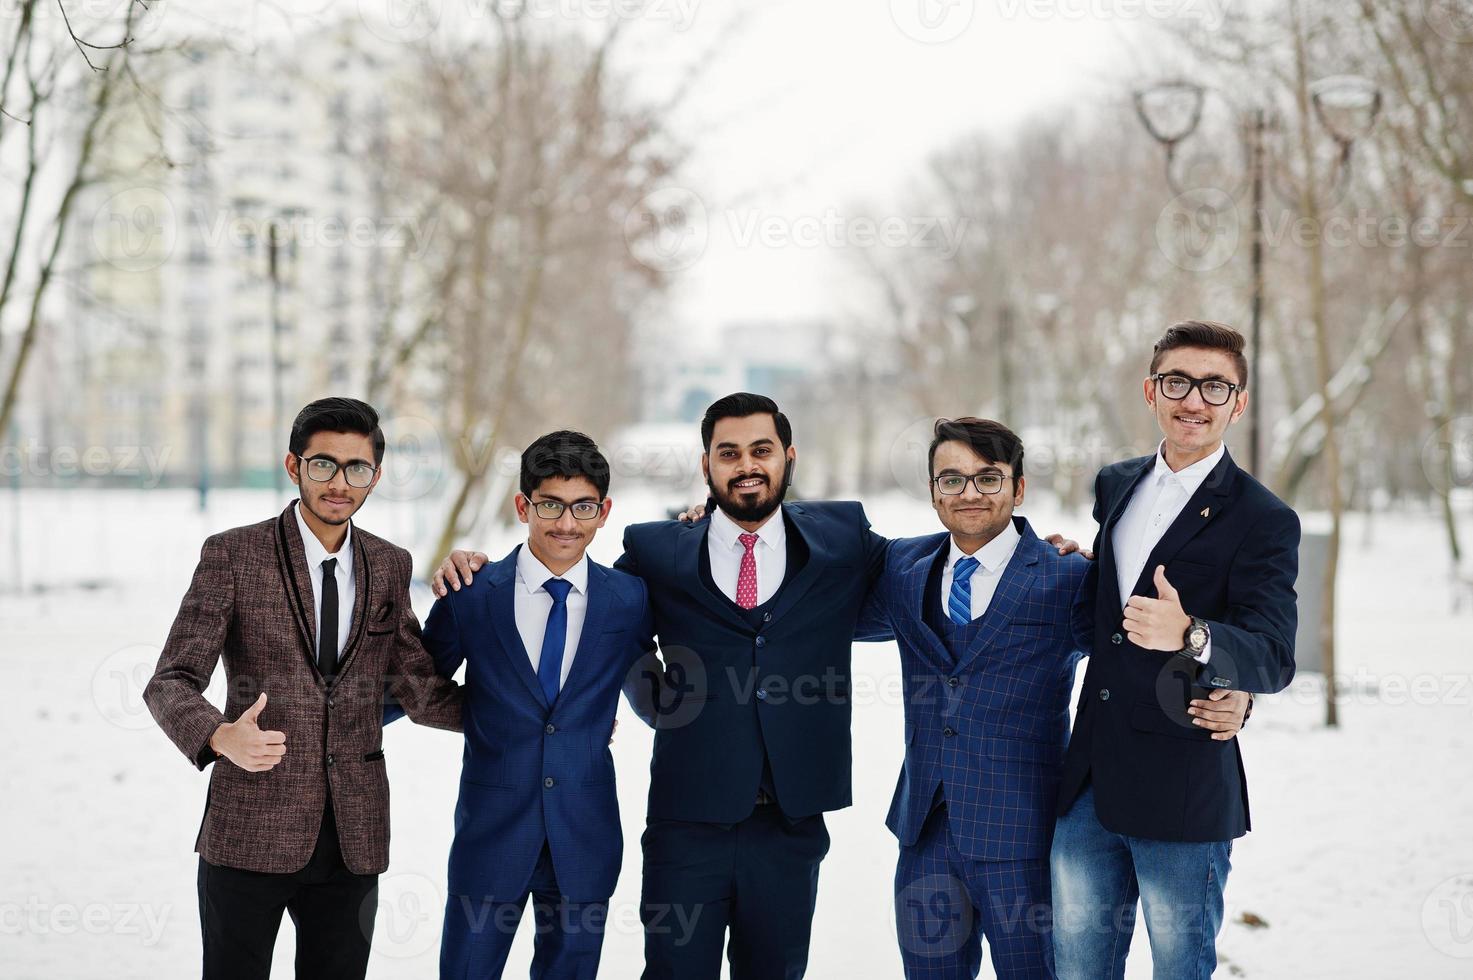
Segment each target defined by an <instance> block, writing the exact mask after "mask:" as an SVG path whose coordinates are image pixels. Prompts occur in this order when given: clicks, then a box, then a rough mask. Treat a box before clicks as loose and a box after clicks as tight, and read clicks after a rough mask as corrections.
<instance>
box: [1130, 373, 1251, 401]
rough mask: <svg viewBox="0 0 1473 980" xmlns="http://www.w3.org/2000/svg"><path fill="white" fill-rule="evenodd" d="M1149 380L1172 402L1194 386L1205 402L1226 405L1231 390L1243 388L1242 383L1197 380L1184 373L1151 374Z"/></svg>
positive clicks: (1184, 395)
mask: <svg viewBox="0 0 1473 980" xmlns="http://www.w3.org/2000/svg"><path fill="white" fill-rule="evenodd" d="M1151 380H1152V381H1154V382H1156V384H1157V385H1159V386H1160V389H1161V394H1163V395H1165V396H1166V397H1167V398H1170V399H1171V400H1172V401H1174V402H1179V401H1181V400H1182V399H1183V398H1185V397H1187V395H1189V394H1191V392H1192V389H1193V388H1196V389H1197V390H1198V391H1199V392H1201V393H1202V400H1203V401H1204V402H1206V403H1207V404H1209V405H1226V404H1227V403H1228V399H1230V398H1232V397H1233V392H1235V391H1242V390H1243V386H1242V385H1235V384H1233V383H1232V382H1230V381H1218V380H1217V379H1216V378H1209V379H1207V380H1205V381H1199V380H1198V379H1196V378H1189V377H1187V376H1186V375H1184V374H1153V375H1151Z"/></svg>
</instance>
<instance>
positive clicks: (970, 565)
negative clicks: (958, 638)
mask: <svg viewBox="0 0 1473 980" xmlns="http://www.w3.org/2000/svg"><path fill="white" fill-rule="evenodd" d="M980 564H981V562H979V561H977V559H975V558H973V557H971V556H970V555H968V556H967V557H966V558H963V559H961V560H960V561H958V562H957V563H956V565H955V567H953V568H952V570H951V598H950V599H948V600H947V603H946V609H947V612H948V613H949V614H950V616H951V621H952V622H953V623H956V624H957V625H958V626H965V625H967V624H968V623H970V622H971V621H972V573H973V572H975V571H976V570H977V566H978V565H980Z"/></svg>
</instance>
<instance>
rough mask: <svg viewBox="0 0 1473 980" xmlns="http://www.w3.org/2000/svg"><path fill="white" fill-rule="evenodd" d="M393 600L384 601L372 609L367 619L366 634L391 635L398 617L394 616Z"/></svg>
mask: <svg viewBox="0 0 1473 980" xmlns="http://www.w3.org/2000/svg"><path fill="white" fill-rule="evenodd" d="M394 608H395V604H394V600H393V599H385V600H384V601H383V602H380V603H379V604H378V605H377V606H375V607H374V608H373V611H372V612H371V613H370V614H369V617H368V632H370V633H374V634H382V633H392V632H394V630H395V629H396V628H397V627H398V625H399V617H397V616H396V615H394Z"/></svg>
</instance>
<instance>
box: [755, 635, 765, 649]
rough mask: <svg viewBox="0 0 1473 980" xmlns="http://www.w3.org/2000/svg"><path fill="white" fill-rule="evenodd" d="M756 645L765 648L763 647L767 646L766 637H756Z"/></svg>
mask: <svg viewBox="0 0 1473 980" xmlns="http://www.w3.org/2000/svg"><path fill="white" fill-rule="evenodd" d="M757 645H758V646H759V647H765V646H767V637H765V636H759V637H757Z"/></svg>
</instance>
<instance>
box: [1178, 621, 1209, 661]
mask: <svg viewBox="0 0 1473 980" xmlns="http://www.w3.org/2000/svg"><path fill="white" fill-rule="evenodd" d="M1211 639H1212V631H1211V630H1210V629H1208V628H1207V620H1205V619H1202V618H1200V617H1198V616H1193V617H1192V621H1191V623H1190V624H1188V625H1187V632H1186V635H1185V636H1184V637H1183V639H1182V648H1181V649H1180V650H1178V651H1176V652H1177V654H1178V655H1179V656H1183V657H1187V658H1188V659H1191V660H1197V659H1200V658H1201V656H1202V651H1203V650H1206V649H1207V643H1208V641H1210V640H1211Z"/></svg>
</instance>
